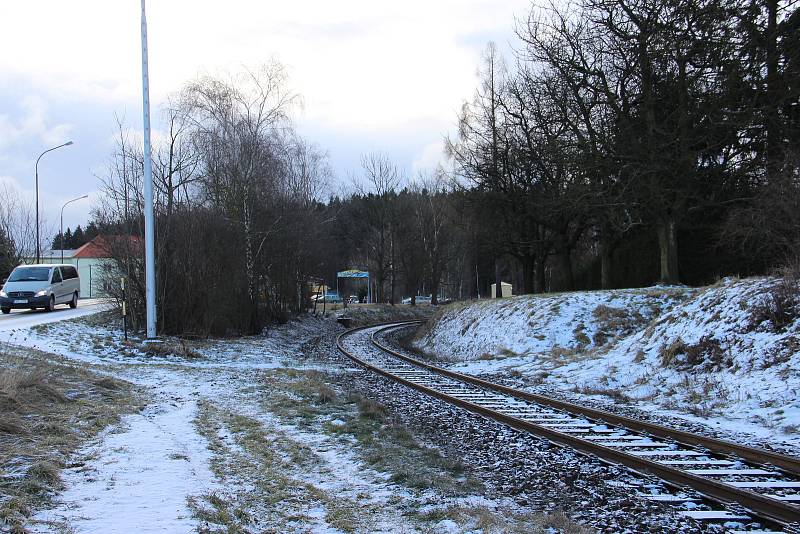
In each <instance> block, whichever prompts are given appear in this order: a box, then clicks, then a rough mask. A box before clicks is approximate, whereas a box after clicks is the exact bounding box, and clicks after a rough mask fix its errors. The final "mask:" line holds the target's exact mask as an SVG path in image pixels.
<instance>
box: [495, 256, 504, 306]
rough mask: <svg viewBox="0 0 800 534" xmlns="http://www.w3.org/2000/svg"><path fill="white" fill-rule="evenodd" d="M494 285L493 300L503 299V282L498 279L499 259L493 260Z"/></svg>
mask: <svg viewBox="0 0 800 534" xmlns="http://www.w3.org/2000/svg"><path fill="white" fill-rule="evenodd" d="M494 283H495V293H494V296H495V298H498V299H501V298H503V280H502V278H500V259H499V258H495V260H494Z"/></svg>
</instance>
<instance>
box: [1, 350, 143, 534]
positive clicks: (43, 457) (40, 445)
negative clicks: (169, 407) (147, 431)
mask: <svg viewBox="0 0 800 534" xmlns="http://www.w3.org/2000/svg"><path fill="white" fill-rule="evenodd" d="M13 351H16V352H13ZM9 352H11V353H9ZM0 367H2V370H0V531H4V532H5V531H11V532H14V531H19V532H21V531H24V530H23V529H24V526H25V523H26V521H27V518H28V517H29V516H30V514H31V513H32V511H33V510H34V509H35V508H36V507H38V506H40V505H42V504H43V503H44V502H45V501H46V500H47V499H48V498H49V497H50V496H51V495H52V494H53V492H54V490H57V489H58V488H59V487H60V484H61V482H60V475H59V472H60V470H61V468H62V467H63V466H64V465H65V464H66V463H67V462H68V460H69V457H70V455H71V454H72V453H73V452H74V451H75V450H76V449H77V448H78V447H80V446H81V444H83V443H85V442H86V441H87V440H89V439H91V438H92V437H94V436H95V435H96V434H97V433H98V432H100V431H101V430H102V429H103V428H105V427H106V426H108V425H109V424H111V423H114V422H115V421H117V420H118V418H119V415H120V414H122V413H128V412H132V411H134V410H136V409H138V408H139V407H140V406H141V400H140V399H139V398H138V396H137V395H136V394H135V393H134V391H133V389H132V387H131V385H130V384H127V383H125V382H122V381H119V380H115V379H112V378H108V377H102V376H98V375H95V374H93V373H91V372H89V371H87V370H85V369H83V368H79V367H75V366H72V365H67V364H62V363H58V360H57V357H56V356H53V355H47V354H44V353H40V352H37V351H33V350H25V351H23V350H22V349H8V350H7V351H0Z"/></svg>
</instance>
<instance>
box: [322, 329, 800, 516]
mask: <svg viewBox="0 0 800 534" xmlns="http://www.w3.org/2000/svg"><path fill="white" fill-rule="evenodd" d="M420 322H421V321H404V322H397V323H383V324H380V325H369V326H362V327H358V328H353V329H350V330H347V331H345V332H343V333H341V334H339V336H337V339H336V344H337V346H338V348H339V350H340V351H341V352H342V353H343V354H345V355H346V356H347V357H349V358H350V359H351V360H353V361H355V362H357V363H358V364H360V365H362V366H364V367H366V368H367V369H369V370H371V371H373V372H376V373H378V374H380V375H382V376H385V377H387V378H390V379H391V380H394V381H396V382H399V383H401V384H404V385H406V386H408V387H411V388H413V389H416V390H418V391H421V392H423V393H425V394H427V395H430V396H432V397H435V398H438V399H441V400H443V401H445V402H448V403H450V404H453V405H456V406H460V407H462V408H464V409H467V410H469V411H471V412H473V413H477V414H480V415H483V416H485V417H488V418H490V419H493V420H495V421H498V422H501V423H504V424H506V425H509V426H511V427H514V428H517V429H519V430H525V431H528V432H531V433H532V434H535V435H539V436H542V437H545V438H547V439H549V440H551V441H553V442H556V443H560V444H563V445H567V446H569V447H572V448H574V449H577V450H579V451H582V452H585V453H588V454H591V455H593V456H596V457H598V458H601V459H604V460H606V461H610V462H613V463H618V464H622V465H625V466H627V467H629V468H632V469H635V470H637V471H641V472H646V473H650V474H652V475H655V476H657V477H658V478H661V479H662V480H664V481H665V482H667V483H669V484H671V485H674V486H678V487H687V488H692V489H694V490H696V491H698V492H700V493H702V494H703V495H704V496H706V497H707V498H709V499H711V500H715V501H718V502H720V503H724V504H731V503H735V504H739V505H741V506H743V507H745V508H747V509H749V510H751V511H752V512H753V513H754V514H755V515H758V516H760V517H763V518H766V519H769V520H771V521H775V522H777V523H779V524H781V525H784V526H787V525H791V524H796V523H800V508H798V507H796V506H793V505H791V504H788V503H787V502H784V501H781V500H779V499H776V498H772V497H768V496H765V495H762V494H760V493H757V492H755V491H750V490H749V489H747V487H746V486H743V487H737V486H735V485H732V484H728V483H724V482H719V481H717V480H714V479H713V478H711V477H709V476H703V475H701V474H697V473H692V472H690V471H691V470H689V469H681V468H678V467H673V466H671V465H665V463H664V462H660V461H656V460H651V459H648V458H647V457H646V456H645V454H646V453H642V452H638V453H631V452H625V451H622V450H618V449H617V448H612V447H610V446H608V445H610V443H608V442H607V441H598V440H593V439H588V438H581V437H579V436H577V435H574V434H573V433H570V432H569V431H567V430H566V429H564V428H563V427H564V426H570V425H568V424H566V425H565V424H564V423H562V424H561V425H557V424H548V422H552V421H554V420H555V419H547V418H544V419H542V420H543V421H545V422H544V423H542V422H541V421H538V422H532V421H530V420H526V419H524V418H522V417H519V416H515V415H512V414H514V413H516V412H514V411H510V412H509V411H508V410H506V411H507V412H508V413H503V412H502V410H499V409H497V408H495V407H492V405H490V404H487V403H486V402H484V405H482V404H481V402H480V400H475V399H478V397H474V395H475V394H470V395H473V396H469V395H461V396H462V397H465V398H459V396H457V395H454V394H451V393H448V392H447V390H448V389H450V390H452V388H453V386H452V385H449V384H446V383H444V382H442V380H451V381H453V382H455V383H459V384H466V385H468V386H470V387H473V388H475V389H476V390H477V391H491V392H495V393H499V394H501V395H504V396H508V397H511V398H513V399H514V400H515V401H522V402H523V403H531V404H533V405H539V406H546V407H548V408H553V409H556V410H559V411H560V412H562V414H564V413H566V414H569V415H572V414H580V415H582V416H584V417H587V418H590V419H592V420H593V422H592V423H590V424H589V425H588V426H592V425H594V426H595V428H603V425H605V424H610V425H614V426H618V427H620V428H621V429H624V430H625V431H629V430H633V431H636V432H640V433H646V434H647V435H649V436H658V437H660V438H662V439H666V440H671V441H673V442H675V443H679V444H681V445H684V446H689V447H701V448H703V449H707V450H708V451H711V452H714V453H717V454H723V455H730V454H735V455H737V456H739V457H740V458H744V459H747V460H749V461H751V462H753V463H755V464H758V465H765V464H771V465H774V466H777V467H779V468H780V469H781V470H782V471H783V472H788V473H792V474H797V473H798V472H800V461H798V459H796V458H792V457H790V456H785V455H781V454H777V453H774V452H771V451H762V450H759V449H755V448H752V447H746V446H742V445H737V444H734V443H730V442H726V441H723V440H718V439H715V438H708V437H705V436H699V435H696V434H693V433H690V432H686V431H682V430H676V429H672V428H669V427H663V426H660V425H656V424H653V423H648V422H644V421H640V420H637V419H632V418H629V417H624V416H619V415H615V414H612V413H610V412H606V411H603V410H595V409H592V408H586V407H583V406H578V405H575V404H572V403H568V402H565V401H560V400H557V399H551V398H549V397H544V396H541V395H536V394H532V393H527V392H524V391H518V390H515V389H513V388H509V387H506V386H502V385H499V384H494V383H492V382H488V381H486V380H482V379H479V378H475V377H472V376H469V375H465V374H462V373H457V372H453V371H448V370H446V369H442V368H440V367H437V366H434V365H431V364H428V363H426V362H422V361H420V360H417V359H415V358H411V357H409V356H407V355H405V354H401V353H399V352H397V351H395V350H393V349H391V348H390V347H387V346H385V345H384V344H382V343H380V342H379V341H377V340H376V339H375V335H376V334H378V333H379V332H383V331H385V330H389V329H394V328H398V327H401V326H408V325H411V324H416V323H420ZM368 328H377V329H376V330H375V331H374V332H373V333H372V334H371V335H370V341H371V343H372V344H373V346H374V347H375V348H377V349H378V350H379V351H381V353H385V354H388V355H390V356H391V357H392V358H393V359H396V360H399V361H401V362H403V363H404V364H406V365H409V366H410V368H413V369H422V370H425V371H428V372H429V373H431V376H435V377H443V378H441V379H438V378H436V379H431V378H428V377H425V376H422V375H420V374H419V371H416V372H414V371H409V370H407V369H402V370H394V372H393V371H392V370H391V369H387V368H384V366H381V365H376V364H374V363H372V362H370V361H368V360H367V359H364V358H360V357H358V356H356V355H355V354H353V353H352V352H351V351H349V350H347V349H346V348H345V347H344V344H343V341H342V340H343V339H344V338H345V337H346V336H349V335H352V334H353V333H355V332H358V331H360V330H364V329H368ZM391 365H392V364H389V363H387V365H386V367H391ZM402 375H405V376H402ZM473 397H474V398H473ZM495 402H496V400H495ZM537 413H540V414H542V413H543V412H537ZM545 415H547V417H556V415H553V414H545ZM543 416H544V415H542V416H541V417H543ZM541 417H539V418H537V419H540V418H541ZM584 426H585V425H584ZM556 428H561V430H557V429H556ZM581 431H583V430H578V429H573V430H572V432H581ZM596 432H612V431H610V430H596ZM618 435H619V434H613V436H618ZM613 436H612V437H613ZM600 438H602V436H600ZM640 443H641V442H640ZM646 445H650V444H649V443H648V444H646ZM664 445H666V444H664ZM636 447H637V445H636V444H635V443H631V448H634V449H635V448H636ZM662 452H663V451H662ZM682 454H683V455H689V454H699V453H698V452H696V451H684V452H683V453H682ZM704 454H705V453H704ZM683 462H684V463H692V462H688V461H683ZM714 462H715V461H713V460H712V461H704V462H695V463H707V464H712V465H714ZM671 463H673V464H680V463H681V462H680V461H679V462H671ZM728 463H729V462H728ZM700 471H702V470H700ZM712 471H713V470H712ZM769 474H771V475H774V474H775V473H773V472H769ZM792 484H795V483H792ZM799 485H800V484H799ZM792 487H793V486H792Z"/></svg>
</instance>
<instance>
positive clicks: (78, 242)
mask: <svg viewBox="0 0 800 534" xmlns="http://www.w3.org/2000/svg"><path fill="white" fill-rule="evenodd" d="M84 244H86V236H85V235H84V234H83V228H81V225H80V224H79V225H78V226H76V227H75V231H74V232H73V233H72V246H70V247H69V248H73V249H75V248H79V247H82V246H83V245H84Z"/></svg>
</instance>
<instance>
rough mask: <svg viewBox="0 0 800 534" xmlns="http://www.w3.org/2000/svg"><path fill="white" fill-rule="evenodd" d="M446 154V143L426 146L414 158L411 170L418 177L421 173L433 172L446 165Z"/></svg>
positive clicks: (440, 141) (435, 142)
mask: <svg viewBox="0 0 800 534" xmlns="http://www.w3.org/2000/svg"><path fill="white" fill-rule="evenodd" d="M446 159H447V158H446V157H445V154H444V141H442V140H439V141H434V142H432V143H428V144H427V145H425V146H424V147H423V148H422V150H420V151H419V152H418V153H417V155H416V156H415V157H414V161H413V162H412V163H411V170H412V171H413V174H414V175H416V174H418V173H419V172H425V171H432V170H434V169H436V168H437V167H438V166H439V165H444V164H445V163H446Z"/></svg>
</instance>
